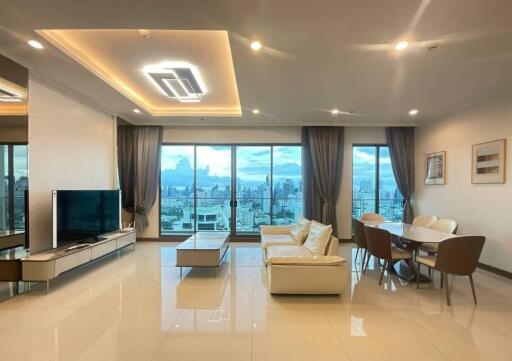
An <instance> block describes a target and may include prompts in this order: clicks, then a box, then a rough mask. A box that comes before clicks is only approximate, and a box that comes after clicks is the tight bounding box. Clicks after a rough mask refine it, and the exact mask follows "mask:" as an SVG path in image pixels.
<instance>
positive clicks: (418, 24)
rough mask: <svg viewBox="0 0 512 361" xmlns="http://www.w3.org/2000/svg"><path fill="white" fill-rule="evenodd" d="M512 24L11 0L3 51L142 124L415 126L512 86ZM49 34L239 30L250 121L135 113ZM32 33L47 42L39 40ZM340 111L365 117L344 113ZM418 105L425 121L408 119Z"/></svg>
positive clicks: (471, 5) (343, 6) (292, 9)
mask: <svg viewBox="0 0 512 361" xmlns="http://www.w3.org/2000/svg"><path fill="white" fill-rule="evenodd" d="M71 3H72V4H71ZM510 19H512V1H510V0H431V1H426V0H423V1H420V0H416V1H414V0H386V1H376V0H352V1H342V0H337V1H336V0H332V1H324V0H317V1H306V0H293V1H292V0H279V1H264V0H260V1H243V0H212V1H207V0H188V1H140V0H139V1H132V0H124V1H104V0H102V1H98V0H88V1H73V2H71V1H69V0H68V1H66V0H47V1H44V2H43V1H29V0H15V1H7V0H3V1H2V2H1V3H0V24H1V25H0V51H1V52H2V53H3V54H4V55H6V56H9V57H11V58H13V59H14V60H17V61H19V62H20V63H22V64H23V65H25V66H27V67H28V68H29V69H30V71H31V72H32V73H33V74H35V75H37V76H38V77H41V78H44V79H46V80H48V81H50V82H52V83H54V84H56V85H58V86H60V87H62V88H63V89H66V90H68V91H70V92H71V93H73V94H75V95H77V96H80V97H82V98H85V99H87V101H89V102H91V103H93V104H95V105H97V106H98V107H100V108H102V109H104V110H107V111H108V112H111V113H113V114H119V115H121V116H123V117H125V118H127V119H129V120H130V121H132V122H134V123H140V124H146V123H152V124H165V125H195V124H200V125H219V124H222V125H251V126H252V125H303V124H340V125H341V124H350V125H398V124H415V123H417V122H421V121H428V120H429V119H432V118H437V117H441V116H443V115H445V114H447V113H451V112H454V111H457V110H458V109H461V108H462V107H465V106H468V105H470V104H472V103H475V102H478V101H480V100H481V99H482V98H487V97H489V96H492V94H495V93H496V92H499V91H501V90H503V89H504V88H507V87H509V86H510V85H511V83H512V62H511V60H512V21H511V20H510ZM37 29H170V30H180V29H181V30H194V29H195V30H227V31H228V33H229V38H230V46H231V51H232V56H233V63H234V67H235V75H236V80H237V87H238V92H239V96H240V104H241V107H242V112H243V116H242V117H241V118H239V117H229V118H222V117H204V118H203V119H204V120H202V118H201V117H197V116H196V117H151V116H150V115H148V114H141V115H137V114H134V113H133V112H132V109H133V108H134V107H136V105H135V104H134V103H132V102H131V101H130V100H129V99H128V98H126V97H125V96H123V95H122V94H121V93H119V92H118V91H116V90H115V89H114V88H112V87H111V86H110V85H108V84H107V83H105V82H103V81H102V80H101V79H100V78H98V77H97V76H96V75H94V74H93V73H91V72H89V71H88V70H86V69H85V68H84V67H82V66H81V65H79V64H78V63H77V62H75V61H74V60H72V59H71V58H69V57H68V56H67V55H65V54H64V53H63V52H61V51H60V50H58V49H57V48H55V47H53V46H52V45H51V44H49V43H48V42H46V41H44V40H43V39H42V38H40V37H39V36H38V35H37V34H36V33H35V32H34V30H37ZM32 38H38V39H39V40H41V42H43V43H44V44H45V46H46V48H45V49H44V50H43V51H37V50H35V49H32V48H30V47H28V46H27V45H26V41H27V40H28V39H32ZM253 38H258V39H259V40H261V41H262V42H263V44H264V46H265V47H264V49H263V51H262V52H261V53H259V54H255V53H254V52H252V51H251V50H250V49H249V48H248V43H249V42H250V39H253ZM402 38H407V39H408V40H409V41H410V42H411V46H410V48H409V49H408V50H407V51H405V52H404V53H403V54H400V56H399V55H398V54H397V53H396V52H395V51H394V50H393V44H394V43H395V42H396V41H397V40H399V39H402ZM432 45H437V49H436V50H433V51H427V50H426V49H427V48H428V47H430V46H432ZM333 107H336V108H339V109H340V110H345V111H350V110H353V111H355V112H356V113H358V115H343V114H340V115H338V116H336V117H333V116H332V115H331V114H330V113H329V112H328V110H329V109H331V108H333ZM252 108H259V109H260V111H261V112H260V114H259V115H253V114H252V113H251V112H250V109H252ZM411 108H418V109H419V110H420V113H419V115H418V116H417V117H415V118H411V117H409V116H408V115H407V112H408V111H409V109H411Z"/></svg>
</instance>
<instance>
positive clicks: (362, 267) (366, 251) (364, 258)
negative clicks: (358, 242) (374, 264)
mask: <svg viewBox="0 0 512 361" xmlns="http://www.w3.org/2000/svg"><path fill="white" fill-rule="evenodd" d="M361 253H362V254H363V260H362V261H361V272H363V271H364V262H365V261H366V254H367V253H368V250H367V249H366V248H365V250H364V251H361Z"/></svg>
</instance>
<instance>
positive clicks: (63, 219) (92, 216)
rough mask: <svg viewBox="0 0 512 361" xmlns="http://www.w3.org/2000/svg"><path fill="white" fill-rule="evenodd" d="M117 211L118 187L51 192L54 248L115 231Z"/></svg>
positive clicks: (119, 215) (118, 212)
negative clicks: (113, 188) (112, 188)
mask: <svg viewBox="0 0 512 361" xmlns="http://www.w3.org/2000/svg"><path fill="white" fill-rule="evenodd" d="M120 213H121V207H120V191H119V190H62V191H61V190H59V191H53V247H54V248H55V247H61V246H65V245H66V244H69V243H76V242H80V241H82V242H85V243H88V242H91V243H92V242H94V241H95V237H97V236H99V235H101V234H104V233H108V232H112V231H116V230H118V229H119V228H120V222H121V219H120V217H121V214H120Z"/></svg>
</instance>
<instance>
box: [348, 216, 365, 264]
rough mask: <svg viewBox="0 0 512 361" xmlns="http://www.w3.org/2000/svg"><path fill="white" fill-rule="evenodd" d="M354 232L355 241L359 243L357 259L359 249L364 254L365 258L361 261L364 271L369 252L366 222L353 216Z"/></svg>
mask: <svg viewBox="0 0 512 361" xmlns="http://www.w3.org/2000/svg"><path fill="white" fill-rule="evenodd" d="M352 232H353V234H354V242H355V243H356V245H357V250H356V257H355V259H357V255H358V253H359V251H361V254H362V255H363V259H362V261H361V272H364V264H365V259H366V255H367V253H368V247H367V245H366V234H365V233H364V223H363V222H361V221H359V220H357V219H355V218H352ZM368 257H369V255H368ZM354 265H355V262H354Z"/></svg>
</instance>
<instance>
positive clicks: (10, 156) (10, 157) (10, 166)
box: [0, 142, 28, 231]
mask: <svg viewBox="0 0 512 361" xmlns="http://www.w3.org/2000/svg"><path fill="white" fill-rule="evenodd" d="M4 145H6V146H7V181H8V182H9V185H8V187H7V200H8V202H9V209H8V210H7V214H8V217H9V222H7V223H8V227H7V230H11V231H12V230H21V229H26V228H27V225H26V224H25V225H24V227H23V228H15V226H16V223H15V219H14V146H16V145H26V146H27V171H28V142H0V146H4ZM2 161H3V160H2ZM27 173H28V172H27ZM1 186H3V184H2V185H1ZM26 201H28V200H27V199H25V202H26ZM25 222H26V214H25Z"/></svg>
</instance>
